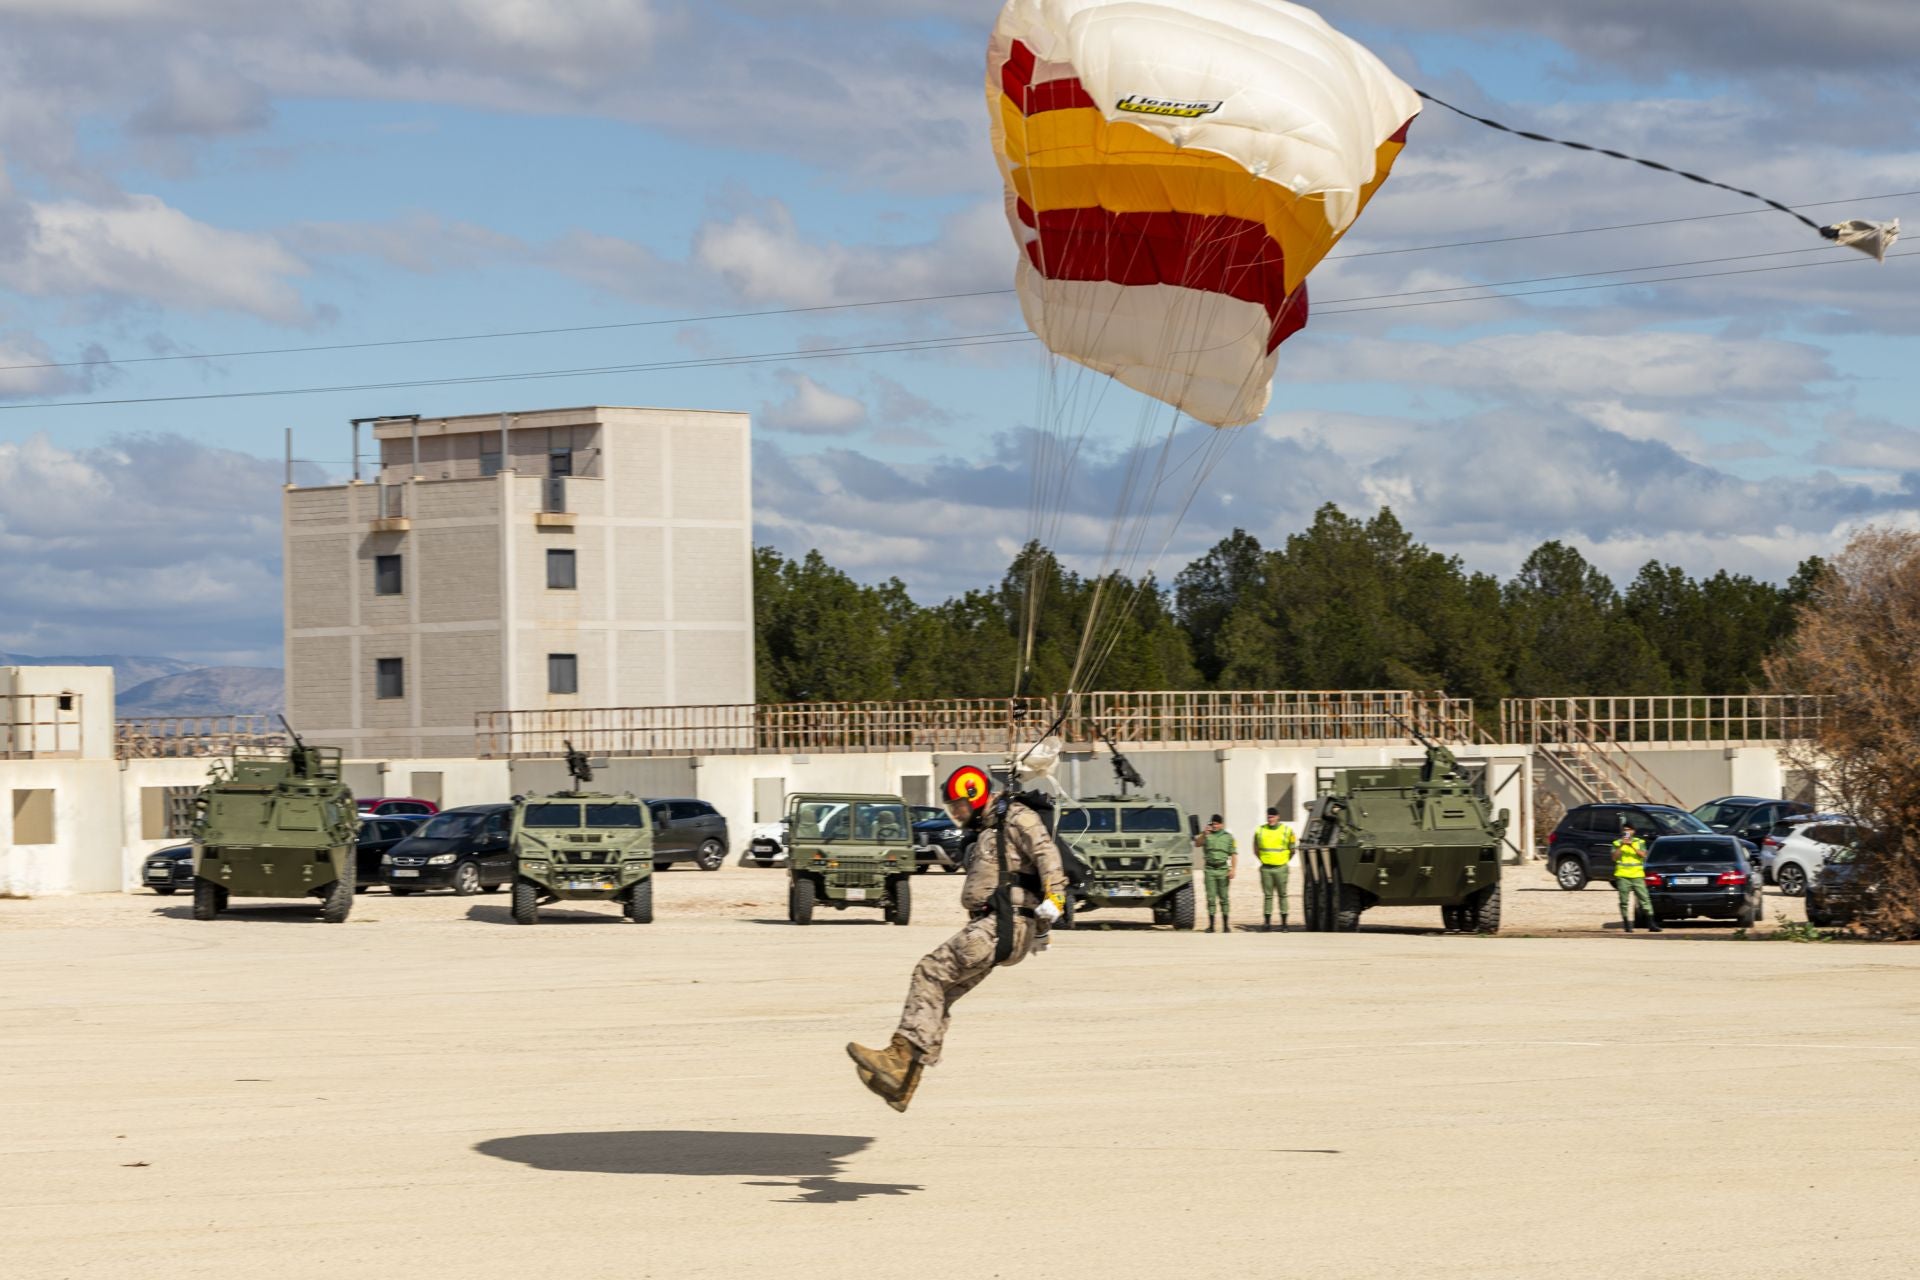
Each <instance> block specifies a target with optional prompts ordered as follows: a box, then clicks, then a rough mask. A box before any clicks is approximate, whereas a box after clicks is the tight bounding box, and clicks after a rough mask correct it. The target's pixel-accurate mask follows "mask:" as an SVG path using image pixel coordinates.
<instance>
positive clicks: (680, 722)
mask: <svg viewBox="0 0 1920 1280" xmlns="http://www.w3.org/2000/svg"><path fill="white" fill-rule="evenodd" d="M1409 726H1411V727H1413V728H1418V729H1419V730H1420V731H1421V732H1423V733H1426V734H1429V735H1431V736H1433V737H1436V738H1442V739H1446V740H1450V741H1456V742H1459V741H1468V740H1471V738H1472V736H1473V733H1474V728H1473V704H1472V703H1471V702H1469V701H1468V700H1466V699H1463V698H1448V697H1445V696H1444V695H1427V694H1417V693H1409V692H1405V691H1397V690H1373V691H1358V692H1356V691H1346V690H1342V691H1333V692H1314V691H1266V692H1245V693H1165V692H1161V693H1090V694H1082V695H1079V696H1077V697H1075V698H1073V699H1071V700H1070V702H1069V701H1067V700H1061V699H1054V698H1026V699H1020V700H1012V699H1007V698H948V699H928V700H922V701H903V702H786V703H767V704H757V705H756V704H746V703H741V704H726V705H715V706H695V707H594V708H569V709H565V710H552V711H490V712H483V713H482V714H481V715H480V716H478V717H477V723H476V725H475V751H476V753H477V754H478V755H480V756H482V757H489V758H506V759H512V758H516V757H524V756H557V755H560V754H561V753H562V752H563V751H565V749H566V746H565V744H567V743H569V742H570V743H572V744H573V746H574V747H576V748H578V749H579V750H582V751H586V752H588V753H589V754H597V755H627V756H631V755H714V754H769V755H797V754H805V753H808V752H814V751H821V752H827V751H855V752H860V751H951V752H999V751H1005V750H1007V749H1008V747H1010V746H1011V745H1013V744H1014V743H1016V742H1021V741H1031V740H1032V739H1034V738H1035V737H1037V736H1039V735H1040V734H1042V733H1045V732H1047V731H1048V730H1049V729H1050V728H1051V729H1053V731H1054V732H1056V733H1058V734H1059V735H1060V736H1061V737H1062V738H1064V739H1065V740H1066V741H1067V742H1069V743H1078V744H1085V743H1091V742H1094V741H1097V740H1098V739H1099V738H1100V737H1102V736H1107V737H1111V738H1113V739H1114V740H1115V741H1116V742H1123V743H1129V744H1134V745H1139V744H1147V743H1153V744H1162V745H1185V746H1222V745H1227V744H1234V743H1248V744H1254V743H1297V742H1348V743H1369V742H1374V743H1393V742H1410V741H1412V734H1411V732H1410V730H1409Z"/></svg>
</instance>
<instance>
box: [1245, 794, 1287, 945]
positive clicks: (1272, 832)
mask: <svg viewBox="0 0 1920 1280" xmlns="http://www.w3.org/2000/svg"><path fill="white" fill-rule="evenodd" d="M1253 852H1254V854H1255V855H1256V856H1257V857H1258V858H1259V859H1260V905H1261V909H1262V911H1263V912H1264V914H1265V915H1266V918H1267V932H1268V933H1272V932H1273V900H1274V899H1275V898H1279V899H1280V932H1282V933H1285V932H1286V931H1287V877H1288V875H1289V874H1290V873H1291V872H1292V871H1293V866H1292V863H1293V828H1292V827H1290V826H1288V825H1287V824H1286V823H1284V822H1282V821H1280V811H1279V810H1278V809H1269V810H1267V821H1266V824H1265V825H1264V826H1259V827H1255V828H1254V829H1253Z"/></svg>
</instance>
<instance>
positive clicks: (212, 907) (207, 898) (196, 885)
mask: <svg viewBox="0 0 1920 1280" xmlns="http://www.w3.org/2000/svg"><path fill="white" fill-rule="evenodd" d="M226 909H227V891H226V890H225V889H223V888H221V887H220V886H219V885H217V884H215V883H214V882H213V881H211V880H195V881H194V882H193V918H194V919H195V920H211V919H213V918H214V917H215V916H217V915H219V914H220V913H221V912H222V911H225V910H226Z"/></svg>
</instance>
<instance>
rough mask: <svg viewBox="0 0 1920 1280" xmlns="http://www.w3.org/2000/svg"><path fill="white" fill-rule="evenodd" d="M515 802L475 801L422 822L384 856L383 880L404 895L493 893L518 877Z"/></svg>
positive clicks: (382, 859)
mask: <svg viewBox="0 0 1920 1280" xmlns="http://www.w3.org/2000/svg"><path fill="white" fill-rule="evenodd" d="M512 818H513V806H512V805H510V804H470V805H465V806H462V807H461V808H458V809H447V810H445V811H443V812H441V813H438V814H435V815H434V816H433V817H431V818H428V819H427V820H426V821H425V822H423V823H420V824H419V825H418V826H416V827H415V828H414V830H413V831H412V832H411V833H409V834H408V835H407V837H406V838H405V839H403V840H401V841H400V843H398V844H396V845H394V846H393V848H392V849H390V850H388V851H387V852H386V853H384V854H382V855H381V856H380V880H381V883H383V884H385V885H386V886H387V887H388V888H389V889H390V890H392V892H393V893H394V894H396V895H398V896H403V897H404V896H405V895H407V894H410V893H418V892H421V891H423V890H426V889H451V890H453V891H454V892H455V893H458V894H463V895H464V894H471V893H478V892H480V891H481V890H482V889H485V890H486V891H487V892H489V893H491V892H493V891H494V890H495V889H498V888H499V887H500V886H501V885H507V884H512V883H513V879H514V862H513V847H512V845H511V844H510V843H509V842H508V840H507V828H508V826H509V825H510V823H511V822H512Z"/></svg>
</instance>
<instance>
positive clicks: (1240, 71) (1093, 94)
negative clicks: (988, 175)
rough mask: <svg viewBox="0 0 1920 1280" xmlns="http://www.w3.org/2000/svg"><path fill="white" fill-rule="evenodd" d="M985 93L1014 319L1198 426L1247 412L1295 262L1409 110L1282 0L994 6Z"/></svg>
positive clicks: (1307, 263) (1355, 54) (1302, 286)
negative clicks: (1016, 258)
mask: <svg viewBox="0 0 1920 1280" xmlns="http://www.w3.org/2000/svg"><path fill="white" fill-rule="evenodd" d="M987 97H988V103H989V106H990V108H991V114H992V121H993V141H994V148H995V151H996V153H997V154H998V156H999V160H1000V170H1001V174H1002V176H1003V177H1004V178H1005V180H1006V187H1007V218H1008V222H1009V224H1010V225H1011V226H1012V229H1013V233H1014V237H1015V239H1016V240H1017V241H1018V243H1019V244H1020V247H1021V259H1020V263H1019V267H1018V279H1017V281H1016V283H1017V285H1018V289H1019V294H1020V302H1021V308H1022V310H1023V311H1024V312H1025V314H1026V320H1027V323H1028V325H1029V326H1031V327H1032V329H1033V331H1034V333H1036V334H1037V335H1039V337H1040V340H1041V341H1042V342H1044V343H1046V344H1047V346H1048V347H1050V348H1051V349H1052V350H1053V351H1055V352H1057V353H1058V354H1060V355H1062V356H1065V357H1067V358H1068V359H1070V360H1074V361H1077V362H1078V363H1080V364H1083V365H1085V366H1087V367H1089V368H1091V369H1096V370H1098V371H1100V372H1102V373H1108V374H1112V375H1113V376H1114V377H1116V378H1118V379H1119V380H1120V381H1122V382H1124V383H1126V384H1127V385H1128V386H1130V387H1134V388H1136V389H1137V390H1140V391H1143V392H1145V393H1146V394H1148V395H1150V396H1153V397H1155V398H1156V399H1159V400H1162V401H1165V402H1166V403H1168V404H1170V405H1173V406H1175V407H1176V408H1178V409H1180V410H1182V411H1184V412H1186V413H1188V414H1191V415H1192V416H1193V417H1195V418H1198V419H1200V420H1201V421H1203V422H1208V423H1211V424H1212V425H1214V426H1216V427H1230V426H1240V425H1243V424H1245V423H1248V422H1252V421H1253V420H1254V419H1255V418H1257V417H1259V416H1260V414H1261V413H1262V412H1263V411H1264V410H1265V408H1266V405H1267V399H1268V396H1269V394H1270V391H1271V388H1270V384H1271V382H1272V380H1273V372H1274V368H1275V365H1276V363H1277V356H1276V352H1277V349H1278V348H1279V345H1280V344H1281V343H1282V342H1283V341H1285V340H1286V339H1287V338H1288V337H1289V336H1290V335H1292V334H1294V333H1296V332H1298V331H1299V329H1300V328H1301V327H1302V326H1303V325H1305V324H1306V320H1307V288H1306V279H1307V274H1308V273H1309V272H1310V271H1312V270H1313V268H1314V267H1315V266H1316V265H1318V264H1319V262H1320V260H1321V259H1322V258H1323V257H1325V256H1326V254H1327V251H1328V250H1330V249H1331V248H1332V247H1333V246H1334V244H1335V243H1336V242H1337V241H1338V240H1339V239H1340V237H1341V236H1342V235H1343V234H1345V233H1346V230H1347V228H1349V227H1351V226H1352V225H1353V222H1354V219H1356V218H1358V217H1359V216H1360V212H1361V210H1363V209H1365V208H1366V205H1367V201H1368V200H1369V199H1371V198H1372V196H1373V193H1374V192H1375V191H1376V190H1378V189H1379V187H1380V184H1381V183H1382V182H1384V181H1385V180H1386V177H1387V172H1388V169H1389V168H1390V167H1391V166H1392V164H1393V161H1394V158H1395V157H1396V156H1398V155H1399V153H1400V149H1401V147H1402V146H1403V145H1404V143H1405V141H1406V136H1407V126H1408V125H1409V124H1410V123H1411V122H1412V120H1413V117H1414V116H1416V115H1417V114H1419V111H1420V101H1419V98H1418V97H1417V96H1416V95H1415V93H1414V91H1413V90H1412V89H1411V88H1409V87H1408V86H1407V85H1406V84H1404V83H1403V82H1402V81H1401V80H1400V79H1399V78H1398V77H1396V76H1395V75H1394V74H1393V73H1392V72H1390V71H1388V70H1387V69H1386V67H1385V66H1384V65H1382V64H1381V62H1380V60H1379V59H1378V58H1376V57H1374V56H1373V54H1371V53H1369V52H1368V51H1367V50H1366V49H1365V48H1363V47H1362V46H1361V45H1359V44H1357V43H1355V42H1354V41H1353V40H1350V39H1348V38H1347V37H1346V36H1343V35H1341V34H1340V33H1339V32H1338V31H1335V30H1334V29H1333V28H1332V27H1330V26H1328V25H1327V23H1326V22H1325V21H1324V20H1323V19H1322V18H1321V17H1320V16H1319V15H1318V14H1316V13H1314V12H1313V11H1312V10H1311V9H1307V8H1303V7H1302V6H1300V5H1296V4H1288V3H1285V2H1284V0H1164V2H1162V0H1008V3H1007V5H1006V7H1005V8H1004V9H1002V10H1001V13H1000V19H999V22H998V23H997V24H996V25H995V27H994V32H993V37H992V40H991V42H990V44H989V46H988V51H987Z"/></svg>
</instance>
